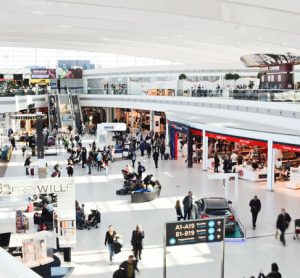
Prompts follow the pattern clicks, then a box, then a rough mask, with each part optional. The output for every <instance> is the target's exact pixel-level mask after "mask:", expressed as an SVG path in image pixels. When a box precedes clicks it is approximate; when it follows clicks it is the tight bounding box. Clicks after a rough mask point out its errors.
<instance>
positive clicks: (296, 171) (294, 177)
mask: <svg viewBox="0 0 300 278" xmlns="http://www.w3.org/2000/svg"><path fill="white" fill-rule="evenodd" d="M286 187H287V188H291V189H299V188H300V166H299V167H298V168H293V167H291V171H290V181H288V182H287V185H286Z"/></svg>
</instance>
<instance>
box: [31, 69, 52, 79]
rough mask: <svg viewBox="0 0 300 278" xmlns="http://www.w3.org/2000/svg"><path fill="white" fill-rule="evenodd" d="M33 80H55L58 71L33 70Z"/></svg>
mask: <svg viewBox="0 0 300 278" xmlns="http://www.w3.org/2000/svg"><path fill="white" fill-rule="evenodd" d="M31 78H33V79H44V78H45V79H48V78H49V79H55V78H56V69H32V70H31Z"/></svg>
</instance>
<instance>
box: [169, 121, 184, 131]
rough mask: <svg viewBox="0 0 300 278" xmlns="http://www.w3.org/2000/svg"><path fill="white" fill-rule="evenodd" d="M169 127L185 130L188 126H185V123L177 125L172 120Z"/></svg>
mask: <svg viewBox="0 0 300 278" xmlns="http://www.w3.org/2000/svg"><path fill="white" fill-rule="evenodd" d="M170 127H172V128H173V129H175V130H176V131H178V132H185V133H186V132H187V130H188V127H187V126H185V125H179V124H177V123H173V122H170Z"/></svg>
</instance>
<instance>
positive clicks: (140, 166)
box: [137, 162, 146, 180]
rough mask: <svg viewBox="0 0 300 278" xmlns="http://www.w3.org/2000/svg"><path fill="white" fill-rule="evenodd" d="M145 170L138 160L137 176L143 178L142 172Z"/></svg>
mask: <svg viewBox="0 0 300 278" xmlns="http://www.w3.org/2000/svg"><path fill="white" fill-rule="evenodd" d="M145 171H146V168H145V166H143V165H142V164H141V162H138V169H137V172H138V176H139V179H140V180H142V178H143V173H144V172H145Z"/></svg>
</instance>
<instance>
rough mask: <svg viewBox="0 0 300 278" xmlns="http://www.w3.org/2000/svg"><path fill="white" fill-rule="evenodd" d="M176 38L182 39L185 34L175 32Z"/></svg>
mask: <svg viewBox="0 0 300 278" xmlns="http://www.w3.org/2000/svg"><path fill="white" fill-rule="evenodd" d="M174 38H176V39H182V38H183V36H182V35H179V34H175V35H174Z"/></svg>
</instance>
